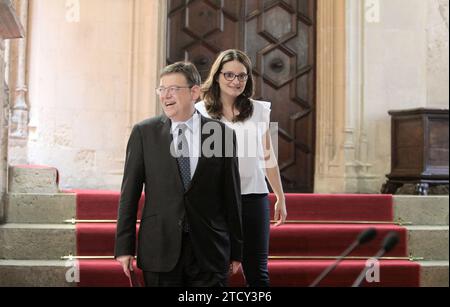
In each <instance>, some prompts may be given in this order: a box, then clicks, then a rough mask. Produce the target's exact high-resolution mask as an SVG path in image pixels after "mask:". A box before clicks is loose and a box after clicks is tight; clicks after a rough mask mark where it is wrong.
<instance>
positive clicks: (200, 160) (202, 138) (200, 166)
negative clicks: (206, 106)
mask: <svg viewBox="0 0 450 307" xmlns="http://www.w3.org/2000/svg"><path fill="white" fill-rule="evenodd" d="M200 119H201V124H200V127H199V128H200V142H199V144H200V150H199V152H200V157H199V158H198V163H197V168H196V170H195V173H194V177H193V178H192V180H191V184H190V185H189V188H188V191H189V190H190V189H191V188H192V186H193V185H194V184H195V182H196V181H197V180H198V178H199V177H200V176H201V174H202V172H203V170H204V168H205V165H206V162H207V161H206V158H205V157H204V156H203V150H202V146H203V142H204V141H205V140H206V139H207V138H208V135H206V134H202V129H203V125H204V124H205V118H204V117H203V116H200Z"/></svg>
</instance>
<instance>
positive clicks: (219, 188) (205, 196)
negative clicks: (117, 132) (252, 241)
mask: <svg viewBox="0 0 450 307" xmlns="http://www.w3.org/2000/svg"><path fill="white" fill-rule="evenodd" d="M200 84H201V77H200V75H199V73H198V71H197V69H196V68H195V66H194V65H192V64H190V63H184V62H180V63H176V64H173V65H170V66H168V67H166V68H165V69H164V70H163V72H162V73H161V83H160V87H159V88H158V89H157V94H158V95H159V97H160V102H161V106H162V108H163V110H164V115H162V116H159V117H155V118H152V119H149V120H146V121H144V122H142V123H139V124H137V125H136V126H135V127H134V128H133V131H132V133H131V136H130V139H129V142H128V146H127V154H126V161H125V171H124V177H123V182H122V189H121V197H120V205H119V215H118V222H117V233H116V247H115V257H116V259H117V260H118V261H119V262H120V263H121V264H122V266H123V270H124V272H125V274H126V275H127V276H128V277H130V270H132V267H133V259H134V257H133V255H135V251H136V220H137V211H138V202H139V199H140V197H141V193H142V188H143V187H145V206H144V209H143V212H142V218H141V224H140V230H139V235H138V240H137V265H138V267H139V268H140V269H142V270H143V272H144V279H145V283H146V285H147V286H195V287H197V286H198V287H203V286H205V287H210V286H213V287H214V286H225V285H226V284H227V280H228V275H229V273H230V272H231V273H233V274H235V273H237V271H238V269H239V267H240V263H241V260H242V225H241V191H240V179H239V169H238V159H237V157H236V148H235V144H236V143H235V142H236V139H235V135H234V132H233V131H231V130H229V129H228V128H226V127H225V125H224V124H222V123H220V122H217V121H212V120H209V119H206V118H205V117H202V116H201V115H199V114H198V113H196V111H195V107H194V105H195V102H196V101H197V100H198V98H199V96H200ZM211 127H216V128H219V129H215V130H214V129H209V128H211ZM204 130H205V131H204ZM202 131H203V132H202ZM211 131H214V132H215V133H214V134H212V132H211ZM217 131H219V133H218V134H217ZM230 135H231V140H232V141H231V142H229V141H227V140H228V139H227V136H230ZM217 136H218V137H217ZM211 140H214V142H211ZM211 143H212V146H211ZM218 143H221V144H218ZM230 147H231V148H230ZM211 149H212V150H213V151H214V153H216V154H215V155H212V156H211V154H210V152H209V153H206V151H208V150H209V151H211ZM217 152H219V154H217ZM230 152H231V155H230V154H229V153H230ZM205 153H206V154H205ZM227 153H228V154H227Z"/></svg>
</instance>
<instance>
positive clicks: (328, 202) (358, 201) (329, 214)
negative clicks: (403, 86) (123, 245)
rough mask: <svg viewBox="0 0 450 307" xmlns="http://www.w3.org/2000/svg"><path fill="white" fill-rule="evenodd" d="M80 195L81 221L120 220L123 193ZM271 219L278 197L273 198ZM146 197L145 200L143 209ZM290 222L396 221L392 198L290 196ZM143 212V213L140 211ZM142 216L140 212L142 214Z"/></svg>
mask: <svg viewBox="0 0 450 307" xmlns="http://www.w3.org/2000/svg"><path fill="white" fill-rule="evenodd" d="M68 192H73V193H77V218H78V219H80V220H102V219H104V220H115V219H117V212H118V204H119V198H120V193H119V192H111V191H88V190H74V191H68ZM269 199H270V203H271V212H272V213H271V216H272V217H273V206H274V203H275V196H274V195H273V194H271V195H270V196H269ZM143 201H144V196H142V198H141V203H140V208H142V205H143ZM286 204H287V209H288V219H289V220H307V221H375V222H391V221H393V208H392V196H391V195H316V194H287V195H286ZM139 211H141V210H139ZM138 216H140V213H139V215H138Z"/></svg>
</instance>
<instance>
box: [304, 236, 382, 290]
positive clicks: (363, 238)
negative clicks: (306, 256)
mask: <svg viewBox="0 0 450 307" xmlns="http://www.w3.org/2000/svg"><path fill="white" fill-rule="evenodd" d="M376 236H377V230H376V229H375V228H369V229H367V230H365V231H363V232H361V233H360V234H359V235H358V238H357V239H356V240H355V241H354V242H353V243H352V244H351V245H350V246H349V247H348V248H347V249H346V250H345V251H344V252H343V253H342V254H341V255H340V256H339V257H338V258H337V259H336V261H335V262H334V263H333V264H332V265H330V266H329V267H327V268H326V269H325V270H324V271H323V272H322V273H321V274H320V275H319V276H318V277H317V278H316V279H315V280H314V281H313V283H312V284H311V285H310V286H309V287H311V288H312V287H316V286H317V285H318V284H319V283H320V282H321V281H322V280H323V279H324V278H325V277H326V276H327V275H328V274H330V272H331V271H333V270H334V269H335V268H336V267H337V266H338V264H339V263H340V262H341V261H342V260H344V258H345V257H347V256H348V255H349V254H350V253H351V252H352V251H353V250H354V249H355V248H357V247H358V246H359V245H362V244H365V243H367V242H370V241H372V240H373V239H374V238H375V237H376Z"/></svg>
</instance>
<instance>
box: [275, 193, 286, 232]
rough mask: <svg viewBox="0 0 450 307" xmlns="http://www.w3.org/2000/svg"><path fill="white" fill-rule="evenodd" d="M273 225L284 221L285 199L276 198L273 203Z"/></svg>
mask: <svg viewBox="0 0 450 307" xmlns="http://www.w3.org/2000/svg"><path fill="white" fill-rule="evenodd" d="M274 215H275V217H274V219H275V222H276V224H275V227H278V226H281V225H283V224H284V223H286V218H287V209H286V200H285V199H278V200H277V202H276V204H275V214H274Z"/></svg>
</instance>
